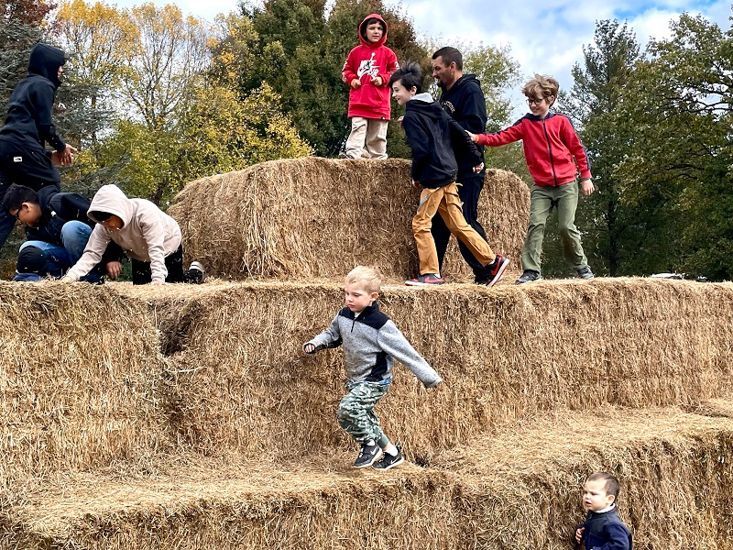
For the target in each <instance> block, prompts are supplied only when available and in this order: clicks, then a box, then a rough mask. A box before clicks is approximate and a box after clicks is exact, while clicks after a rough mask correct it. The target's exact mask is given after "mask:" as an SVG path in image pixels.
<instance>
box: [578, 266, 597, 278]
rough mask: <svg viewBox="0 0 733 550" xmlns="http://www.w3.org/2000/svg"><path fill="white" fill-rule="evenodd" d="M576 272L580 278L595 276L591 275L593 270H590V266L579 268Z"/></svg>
mask: <svg viewBox="0 0 733 550" xmlns="http://www.w3.org/2000/svg"><path fill="white" fill-rule="evenodd" d="M577 272H578V277H580V278H581V279H592V278H593V277H595V275H593V272H592V271H591V270H590V267H588V266H585V267H581V268H579V269H578V270H577Z"/></svg>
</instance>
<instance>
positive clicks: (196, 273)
mask: <svg viewBox="0 0 733 550" xmlns="http://www.w3.org/2000/svg"><path fill="white" fill-rule="evenodd" d="M183 278H184V280H185V281H186V282H187V283H191V284H195V285H200V284H201V283H203V282H204V279H205V278H206V272H205V271H204V266H203V265H202V264H201V262H191V265H190V266H189V268H188V271H186V273H184V276H183Z"/></svg>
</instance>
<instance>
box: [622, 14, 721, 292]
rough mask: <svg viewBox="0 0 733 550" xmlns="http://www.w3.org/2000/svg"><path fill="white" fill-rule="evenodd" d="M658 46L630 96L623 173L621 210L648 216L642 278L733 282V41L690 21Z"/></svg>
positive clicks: (641, 232) (642, 233)
mask: <svg viewBox="0 0 733 550" xmlns="http://www.w3.org/2000/svg"><path fill="white" fill-rule="evenodd" d="M671 30H672V36H671V37H670V38H669V39H667V40H661V41H653V42H651V43H650V45H649V48H648V54H649V57H648V59H646V60H644V61H642V62H640V63H639V64H638V66H637V68H636V69H635V71H634V78H633V79H632V80H631V82H630V86H629V90H628V93H629V101H626V102H624V110H625V112H626V113H627V116H628V117H629V119H630V120H632V121H633V122H634V131H633V132H631V133H630V135H629V145H630V151H631V153H630V154H629V156H628V157H626V158H625V159H624V160H623V162H621V164H620V165H619V167H618V174H619V176H620V179H621V180H622V181H623V187H622V202H623V203H624V204H625V205H626V206H628V207H629V208H634V209H636V210H638V211H639V212H644V213H647V214H648V217H647V218H646V219H645V220H644V221H643V222H640V223H639V229H638V237H639V239H640V241H641V247H643V248H642V250H643V252H647V253H648V258H647V259H646V261H640V262H639V267H640V268H641V270H642V272H649V271H656V270H662V269H664V270H667V269H679V270H684V271H687V272H688V273H691V274H703V275H707V276H710V277H712V278H715V279H730V278H731V275H733V255H732V254H731V252H733V187H732V186H731V166H732V165H733V147H732V146H731V127H733V102H732V100H733V97H732V96H733V92H732V91H731V84H733V55H731V52H733V36H732V33H731V29H728V31H727V32H724V31H723V30H721V29H720V27H718V26H717V25H716V24H714V23H712V22H710V21H708V20H706V19H704V18H703V17H699V16H697V17H695V16H691V15H688V14H684V15H682V16H681V17H680V18H679V20H678V21H676V22H674V23H673V25H672V29H671Z"/></svg>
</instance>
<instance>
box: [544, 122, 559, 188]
mask: <svg viewBox="0 0 733 550" xmlns="http://www.w3.org/2000/svg"><path fill="white" fill-rule="evenodd" d="M542 130H543V131H544V132H545V141H547V154H548V155H549V157H550V167H551V168H552V179H554V180H555V187H558V183H557V175H556V174H555V161H554V160H553V158H552V145H550V136H549V135H548V134H547V126H546V125H545V119H544V118H543V119H542Z"/></svg>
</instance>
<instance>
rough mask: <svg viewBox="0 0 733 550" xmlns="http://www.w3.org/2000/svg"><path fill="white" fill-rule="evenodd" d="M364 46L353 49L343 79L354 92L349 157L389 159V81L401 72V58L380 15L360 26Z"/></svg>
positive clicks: (370, 18)
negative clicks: (390, 44)
mask: <svg viewBox="0 0 733 550" xmlns="http://www.w3.org/2000/svg"><path fill="white" fill-rule="evenodd" d="M358 34H359V42H360V44H359V45H358V46H356V47H355V48H353V49H352V50H351V51H350V52H349V55H348V57H347V58H346V63H344V68H343V70H342V71H341V78H342V80H343V81H344V83H346V84H347V85H348V86H349V87H350V88H351V91H350V92H349V112H348V116H349V118H350V119H351V134H349V138H348V139H347V140H346V152H345V154H346V157H347V158H351V159H358V158H372V159H386V158H387V124H388V122H389V116H390V104H389V96H390V89H389V77H390V76H392V73H393V72H394V71H395V70H397V69H398V67H399V66H398V64H397V56H396V55H395V53H394V52H393V51H392V50H390V49H389V48H388V47H387V46H385V45H384V43H385V42H386V41H387V23H385V21H384V19H382V16H381V15H379V14H376V13H372V14H371V15H367V16H366V18H365V19H364V21H362V22H361V24H360V25H359V30H358Z"/></svg>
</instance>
